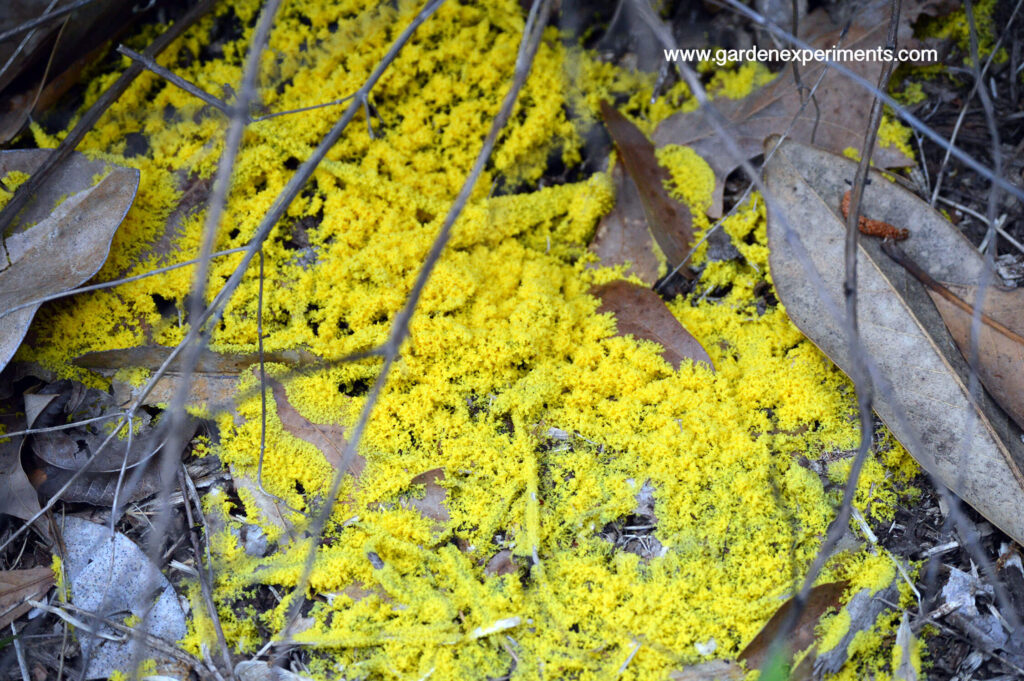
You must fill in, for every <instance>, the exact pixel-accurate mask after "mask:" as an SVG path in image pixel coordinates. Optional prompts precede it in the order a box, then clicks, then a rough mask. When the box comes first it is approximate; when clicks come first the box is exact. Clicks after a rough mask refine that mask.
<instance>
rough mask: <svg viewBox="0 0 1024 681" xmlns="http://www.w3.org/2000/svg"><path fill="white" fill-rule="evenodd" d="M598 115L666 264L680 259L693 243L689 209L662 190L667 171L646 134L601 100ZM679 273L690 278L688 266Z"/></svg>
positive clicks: (667, 175) (666, 179)
mask: <svg viewBox="0 0 1024 681" xmlns="http://www.w3.org/2000/svg"><path fill="white" fill-rule="evenodd" d="M601 116H602V117H603V118H604V124H605V127H606V128H608V133H609V134H610V135H611V137H612V140H613V141H614V142H615V148H616V149H617V150H618V152H619V157H620V159H621V160H622V165H623V166H625V168H626V172H627V173H628V174H629V176H630V178H632V180H633V182H634V183H635V184H636V189H637V193H638V194H639V196H640V206H641V207H642V208H643V213H644V217H645V218H646V220H647V226H648V228H649V229H650V232H651V235H652V236H653V237H654V240H655V241H656V242H657V243H658V246H659V247H660V248H661V251H662V253H664V254H665V257H666V258H668V261H669V262H670V263H672V264H673V265H675V264H678V263H680V262H682V261H683V259H684V258H685V257H686V256H687V255H688V254H689V252H690V247H691V244H693V219H692V218H691V217H690V209H689V208H687V207H686V206H685V205H684V204H682V203H680V202H679V201H676V200H675V199H674V198H672V197H671V196H669V193H668V190H666V189H665V182H667V181H668V180H669V179H670V178H669V174H668V171H667V170H665V169H664V168H663V167H661V165H659V164H658V159H657V157H656V156H655V155H654V145H653V144H652V143H651V141H650V140H649V139H647V137H646V135H644V134H643V132H641V131H640V129H639V128H638V127H636V126H635V125H634V124H633V123H632V122H631V121H630V120H629V119H628V118H626V117H625V116H623V115H622V114H621V113H619V111H618V110H617V109H615V108H614V107H613V106H611V105H610V104H608V102H605V101H602V102H601ZM680 272H681V273H682V274H683V275H684V276H686V278H687V279H693V277H694V274H693V272H691V271H690V270H689V268H685V267H684V268H683V269H682V270H680Z"/></svg>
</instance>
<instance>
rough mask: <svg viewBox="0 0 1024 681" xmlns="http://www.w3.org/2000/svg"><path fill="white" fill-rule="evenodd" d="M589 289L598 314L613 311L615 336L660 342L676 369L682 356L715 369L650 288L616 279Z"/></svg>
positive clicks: (666, 359)
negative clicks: (595, 302)
mask: <svg viewBox="0 0 1024 681" xmlns="http://www.w3.org/2000/svg"><path fill="white" fill-rule="evenodd" d="M591 292H592V293H593V295H595V296H597V297H598V298H600V299H601V306H600V307H599V308H598V309H597V311H598V312H599V313H600V312H612V313H614V314H615V322H616V325H617V326H618V333H617V334H616V335H619V336H625V335H628V334H633V336H635V337H636V338H643V339H645V340H649V341H654V342H655V343H658V344H660V345H661V346H662V348H663V350H662V353H661V354H662V357H664V358H665V361H666V362H668V363H669V364H671V365H672V367H673V368H674V369H676V370H678V369H679V366H680V365H681V364H682V363H683V360H684V359H689V360H693V361H694V362H702V363H704V364H706V365H707V366H708V368H710V369H711V370H712V371H714V370H715V366H714V364H712V362H711V357H710V356H709V355H708V353H707V351H706V350H705V349H704V347H703V346H702V345H701V344H700V342H699V341H698V340H697V339H696V338H694V337H693V335H692V334H690V332H689V331H687V330H686V329H685V328H684V327H683V325H682V324H680V323H679V320H678V319H676V318H675V317H674V316H672V313H671V312H669V311H668V308H667V307H666V306H665V301H664V300H662V299H661V296H659V295H658V294H657V293H655V292H654V291H652V290H650V289H649V288H645V287H643V286H638V285H637V284H631V283H630V282H628V281H621V280H620V281H613V282H611V283H608V284H603V285H601V286H596V287H594V288H593V289H592V290H591Z"/></svg>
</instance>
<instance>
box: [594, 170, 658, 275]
mask: <svg viewBox="0 0 1024 681" xmlns="http://www.w3.org/2000/svg"><path fill="white" fill-rule="evenodd" d="M612 183H613V184H614V185H615V207H614V208H612V210H611V212H610V213H608V214H607V215H605V216H604V217H603V218H601V222H600V223H598V225H597V230H596V231H595V233H594V239H593V240H592V241H591V242H590V252H591V253H593V254H594V255H596V256H597V257H598V258H600V259H601V265H602V266H604V267H612V266H614V265H626V264H628V265H629V267H628V269H626V271H625V273H626V274H627V275H628V274H632V275H635V276H636V277H637V278H638V279H640V281H642V282H644V283H645V284H647V285H648V286H654V284H655V282H657V281H658V278H659V276H658V273H659V271H660V270H661V262H660V261H659V260H658V256H657V254H656V253H655V248H656V246H655V244H654V239H653V238H651V232H650V230H649V229H647V218H645V217H644V208H643V204H641V203H640V194H639V192H638V191H637V189H636V183H635V182H633V180H632V178H630V177H629V175H628V174H627V173H626V171H625V170H623V169H622V164H621V163H620V164H618V165H616V166H615V167H614V168H613V169H612Z"/></svg>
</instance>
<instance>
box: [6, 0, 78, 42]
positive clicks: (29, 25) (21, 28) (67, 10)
mask: <svg viewBox="0 0 1024 681" xmlns="http://www.w3.org/2000/svg"><path fill="white" fill-rule="evenodd" d="M95 1H96V0H75V1H74V2H72V3H69V4H67V5H65V6H64V7H61V8H59V9H55V10H52V11H51V8H52V7H53V5H54V4H56V3H51V4H50V6H49V7H47V8H46V13H45V14H42V15H40V16H38V17H36V18H35V19H30V20H28V21H26V22H24V23H21V24H18V25H17V26H15V27H14V28H11V29H8V30H6V31H4V32H3V33H0V43H4V42H7V41H8V40H10V39H11V38H13V37H14V36H18V35H21V34H22V33H25V32H26V31H31V30H32V29H34V28H37V27H39V26H43V25H45V24H48V23H50V22H51V21H54V20H56V19H60V18H61V17H62V16H64V15H65V14H71V13H72V12H74V11H75V10H77V9H79V8H82V7H85V6H86V5H89V4H92V3H93V2H95Z"/></svg>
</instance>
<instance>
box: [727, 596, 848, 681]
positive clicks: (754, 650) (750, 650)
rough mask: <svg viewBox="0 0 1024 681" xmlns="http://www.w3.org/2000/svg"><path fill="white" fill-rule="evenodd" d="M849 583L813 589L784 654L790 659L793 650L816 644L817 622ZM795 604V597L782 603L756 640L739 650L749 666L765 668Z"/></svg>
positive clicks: (832, 605)
mask: <svg viewBox="0 0 1024 681" xmlns="http://www.w3.org/2000/svg"><path fill="white" fill-rule="evenodd" d="M849 586H850V585H849V583H847V582H829V583H827V584H819V585H818V586H816V587H814V588H812V589H811V593H810V594H809V595H808V596H807V603H806V604H805V605H804V609H803V611H802V612H801V613H800V618H799V619H798V620H797V623H796V627H794V629H793V631H792V633H790V635H789V636H788V638H787V639H786V641H785V642H786V646H787V648H788V650H787V651H785V652H783V653H782V654H783V655H785V657H786V660H787V661H788V660H789V659H790V657H791V656H792V655H793V654H794V653H798V652H801V651H803V650H806V649H807V648H808V647H809V646H810V645H811V644H813V643H814V629H815V627H817V626H818V622H819V621H820V620H821V618H822V616H823V615H824V614H825V613H827V612H828V611H829V610H834V609H837V608H839V606H840V605H841V602H840V599H841V598H842V596H843V592H845V591H846V589H847V588H849ZM795 606H796V602H795V600H794V599H793V598H790V599H789V600H787V601H786V602H785V603H783V604H782V605H781V606H780V607H779V609H778V610H776V611H775V614H774V615H772V616H771V619H769V620H768V621H767V622H766V623H765V625H764V626H763V627H761V631H759V632H757V636H755V637H754V640H752V641H751V642H750V643H748V644H747V647H746V648H744V649H743V651H742V652H741V653H740V656H739V659H740V660H743V661H744V662H746V663H747V668H748V669H762V670H763V669H764V668H765V665H766V664H768V663H769V662H770V659H769V653H770V652H771V646H772V643H774V642H775V640H776V638H777V637H778V636H779V631H780V630H781V628H782V627H783V626H784V625H785V623H786V621H787V620H788V619H789V617H790V613H791V612H792V611H793V608H794V607H795Z"/></svg>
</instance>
